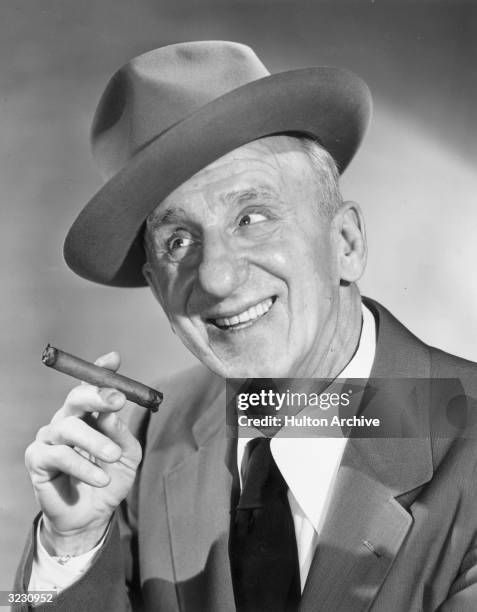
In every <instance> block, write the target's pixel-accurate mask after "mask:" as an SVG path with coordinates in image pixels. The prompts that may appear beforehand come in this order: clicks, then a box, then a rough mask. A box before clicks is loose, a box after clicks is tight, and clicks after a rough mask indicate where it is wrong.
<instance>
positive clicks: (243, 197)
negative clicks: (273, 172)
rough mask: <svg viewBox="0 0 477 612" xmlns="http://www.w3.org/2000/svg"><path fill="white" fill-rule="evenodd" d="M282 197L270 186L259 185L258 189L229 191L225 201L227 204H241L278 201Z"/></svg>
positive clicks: (249, 188)
mask: <svg viewBox="0 0 477 612" xmlns="http://www.w3.org/2000/svg"><path fill="white" fill-rule="evenodd" d="M277 199H280V196H279V194H278V192H277V191H275V189H273V188H272V187H269V186H268V185H259V186H257V187H248V188H245V189H237V190H235V191H229V192H228V193H226V194H225V196H224V200H225V202H227V203H233V204H241V203H242V202H247V201H249V200H277Z"/></svg>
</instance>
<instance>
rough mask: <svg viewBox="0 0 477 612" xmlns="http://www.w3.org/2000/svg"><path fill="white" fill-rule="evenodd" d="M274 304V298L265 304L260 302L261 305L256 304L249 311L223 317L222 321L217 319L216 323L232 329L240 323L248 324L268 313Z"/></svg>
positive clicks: (267, 300)
mask: <svg viewBox="0 0 477 612" xmlns="http://www.w3.org/2000/svg"><path fill="white" fill-rule="evenodd" d="M272 304H273V300H272V298H267V299H266V300H264V301H263V302H260V304H256V305H255V306H252V307H250V308H248V309H247V310H244V311H243V312H240V313H239V314H237V315H234V316H233V317H221V318H220V319H215V320H214V323H215V324H216V325H218V326H219V327H232V326H233V325H238V324H240V323H247V321H253V320H254V319H258V318H259V317H261V316H262V315H264V314H265V313H266V312H268V311H269V310H270V308H271V307H272Z"/></svg>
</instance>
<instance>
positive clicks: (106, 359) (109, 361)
mask: <svg viewBox="0 0 477 612" xmlns="http://www.w3.org/2000/svg"><path fill="white" fill-rule="evenodd" d="M94 363H95V365H97V366H100V367H101V368H107V369H108V370H112V371H113V372H116V370H118V369H119V366H120V365H121V356H120V355H119V353H118V352H117V351H111V352H110V353H106V354H105V355H101V356H100V357H98V358H97V359H96V361H95V362H94Z"/></svg>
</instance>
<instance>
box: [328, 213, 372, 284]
mask: <svg viewBox="0 0 477 612" xmlns="http://www.w3.org/2000/svg"><path fill="white" fill-rule="evenodd" d="M334 221H335V222H336V229H337V232H338V251H337V252H338V267H339V273H340V279H341V281H342V282H345V283H354V282H356V281H357V280H358V279H359V278H360V277H361V275H362V274H363V272H364V269H365V267H366V258H367V254H368V248H367V244H366V230H365V227H364V217H363V213H362V211H361V208H360V206H359V204H356V202H344V203H343V204H342V206H341V207H340V209H339V211H338V213H337V214H336V217H335V220H334Z"/></svg>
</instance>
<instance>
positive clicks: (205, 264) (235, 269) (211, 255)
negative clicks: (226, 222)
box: [198, 231, 247, 299]
mask: <svg viewBox="0 0 477 612" xmlns="http://www.w3.org/2000/svg"><path fill="white" fill-rule="evenodd" d="M235 247H236V245H234V239H233V237H232V236H227V235H224V234H222V233H220V232H218V231H213V232H209V233H207V235H205V236H203V242H202V259H201V262H200V265H199V272H198V281H199V284H200V287H201V289H202V291H204V292H205V293H207V294H208V295H210V296H212V297H214V298H216V299H223V298H225V297H227V296H229V295H230V294H232V293H233V292H234V291H235V290H236V289H237V288H238V287H240V285H241V284H242V283H243V282H244V281H245V280H246V277H247V264H246V262H245V260H244V258H243V254H241V253H240V252H239V251H238V250H237V248H235Z"/></svg>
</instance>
